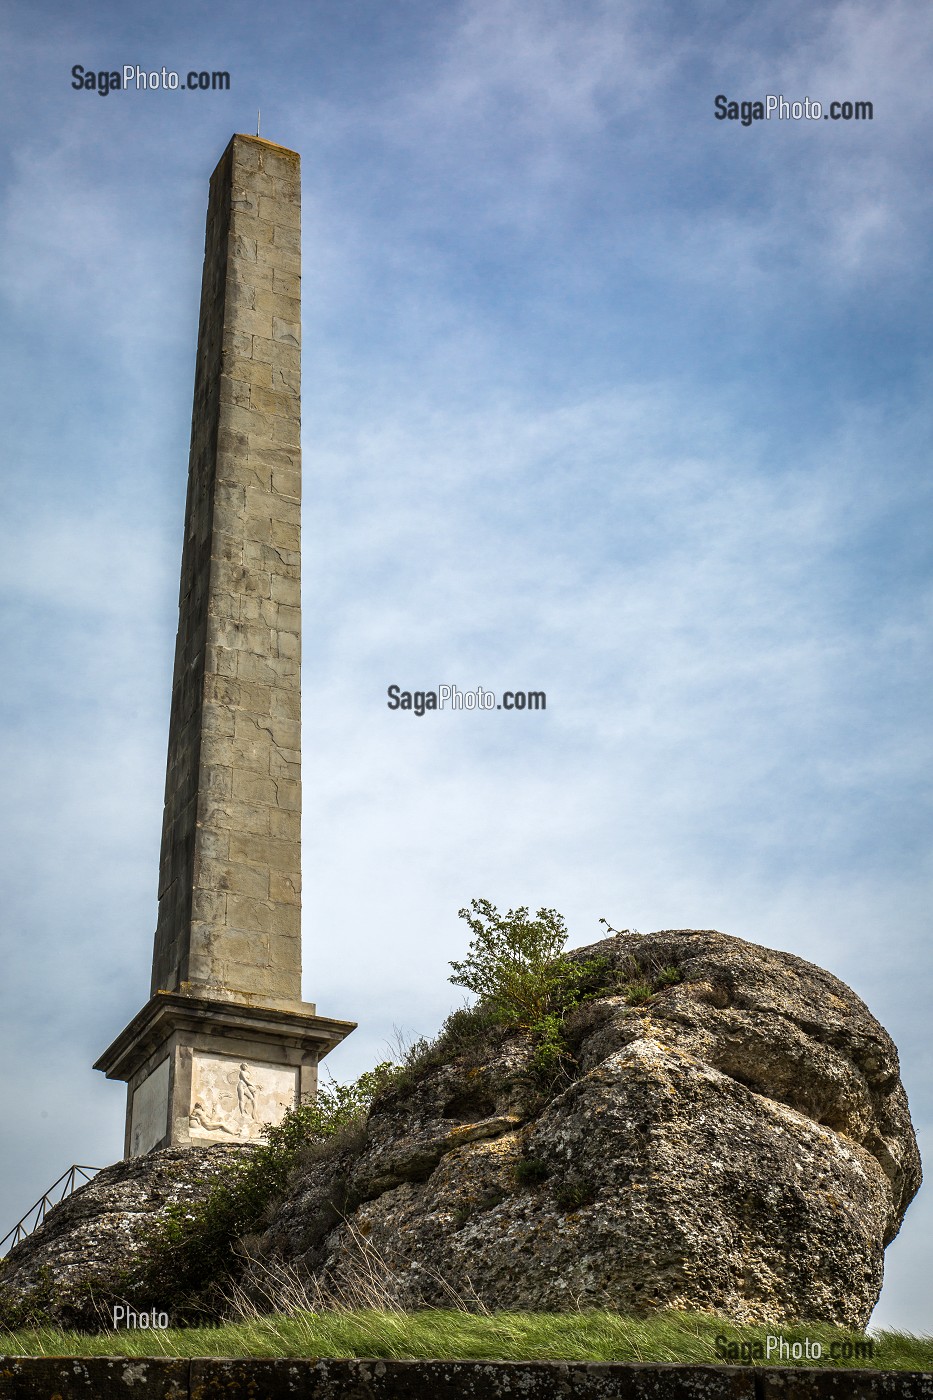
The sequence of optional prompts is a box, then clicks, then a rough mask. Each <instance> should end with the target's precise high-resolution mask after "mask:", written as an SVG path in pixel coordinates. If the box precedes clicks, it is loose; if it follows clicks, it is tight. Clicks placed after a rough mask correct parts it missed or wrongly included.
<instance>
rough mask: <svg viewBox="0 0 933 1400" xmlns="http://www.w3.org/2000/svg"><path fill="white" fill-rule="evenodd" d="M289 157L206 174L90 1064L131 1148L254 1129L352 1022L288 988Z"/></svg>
mask: <svg viewBox="0 0 933 1400" xmlns="http://www.w3.org/2000/svg"><path fill="white" fill-rule="evenodd" d="M299 172H300V166H299V158H298V155H297V154H296V153H295V152H294V151H289V150H286V149H285V148H284V147H281V146H276V145H274V144H273V143H271V142H269V141H264V140H260V139H259V138H258V137H251V136H234V137H233V139H232V141H231V142H230V144H229V146H228V147H227V150H226V151H225V152H224V155H223V157H222V158H221V160H220V163H219V164H218V166H217V169H216V170H215V171H214V174H213V176H212V177H211V187H210V199H209V203H208V214H207V235H206V240H205V253H204V273H203V279H202V285H201V314H200V324H199V329H198V353H197V367H196V373H195V390H194V411H193V414H192V426H191V453H190V461H189V474H188V499H187V505H186V509H185V539H184V547H183V551H182V568H181V593H180V600H179V622H178V637H177V641H176V649H175V670H174V678H173V682H172V710H171V721H170V728H169V747H168V766H167V774H166V784H165V812H164V820H163V828H162V856H161V866H160V877H159V917H158V926H157V929H156V935H155V950H154V956H153V970H152V989H151V998H150V1000H149V1002H148V1003H147V1004H146V1006H144V1007H143V1009H142V1011H140V1012H139V1014H138V1015H137V1016H136V1017H135V1018H134V1019H133V1020H132V1021H131V1022H130V1024H129V1025H128V1026H127V1028H126V1029H125V1030H124V1031H123V1033H122V1034H121V1035H120V1036H119V1037H118V1038H117V1039H116V1040H115V1041H114V1043H113V1044H112V1045H111V1046H110V1047H109V1049H108V1050H107V1051H106V1052H105V1053H104V1054H103V1055H102V1056H101V1058H100V1059H99V1060H98V1061H97V1064H96V1066H95V1068H97V1069H101V1070H103V1071H104V1073H105V1074H106V1075H107V1076H108V1078H111V1079H123V1080H126V1082H127V1085H128V1102H127V1124H126V1148H125V1155H126V1156H136V1155H138V1154H139V1153H143V1152H148V1151H151V1150H152V1149H154V1148H157V1147H166V1146H183V1145H194V1144H203V1143H211V1142H228V1143H229V1142H245V1141H250V1140H252V1139H255V1138H256V1137H258V1136H259V1135H260V1134H261V1133H262V1130H263V1128H264V1127H266V1126H267V1125H268V1124H270V1123H274V1122H277V1121H278V1120H279V1119H280V1118H281V1116H282V1114H283V1113H284V1112H285V1110H286V1108H288V1107H291V1106H292V1105H294V1104H296V1103H298V1102H299V1101H300V1100H301V1099H302V1098H304V1097H307V1096H310V1095H313V1093H314V1091H315V1088H316V1085H317V1063H318V1060H319V1059H320V1058H321V1056H322V1055H325V1054H327V1052H328V1051H329V1050H331V1049H332V1048H333V1047H334V1046H335V1045H337V1044H338V1043H339V1042H340V1041H341V1040H342V1039H343V1037H344V1036H345V1035H347V1034H348V1032H349V1031H351V1030H353V1029H354V1024H353V1023H352V1022H348V1021H335V1020H330V1019H327V1018H325V1017H321V1016H318V1015H317V1012H316V1008H315V1007H314V1005H313V1004H311V1003H308V1002H303V1001H302V1000H301V737H300V728H301V726H300V721H301V714H300V703H301V691H300V664H301V592H300V564H301V518H300V517H301V447H300V370H301V366H300V337H301V329H300V326H301V316H300V290H299V289H300V272H301V262H300V256H301V254H300V246H301V245H300V213H301V206H300V173H299Z"/></svg>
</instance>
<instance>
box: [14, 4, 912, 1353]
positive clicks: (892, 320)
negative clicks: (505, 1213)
mask: <svg viewBox="0 0 933 1400" xmlns="http://www.w3.org/2000/svg"><path fill="white" fill-rule="evenodd" d="M0 35H2V43H0V52H2V55H3V57H2V60H0V61H2V64H3V74H2V79H3V89H2V90H3V98H2V107H0V110H2V114H3V126H4V137H5V143H4V159H3V162H2V183H0V229H2V237H3V245H4V249H5V256H4V259H3V262H2V266H0V298H2V310H3V318H4V324H5V326H6V328H7V331H6V334H5V336H4V337H3V341H2V344H0V361H2V365H0V368H2V379H0V382H2V386H3V410H2V411H3V417H2V422H3V425H4V435H5V438H6V451H5V452H4V454H3V459H4V467H3V471H4V482H3V505H4V509H3V512H2V530H3V545H2V551H0V582H2V587H0V599H2V629H3V630H2V647H3V657H4V661H5V665H4V667H3V686H2V692H0V703H2V725H0V763H2V770H0V771H2V773H3V779H4V781H3V792H4V800H3V802H2V806H0V823H2V828H0V838H2V839H0V852H2V856H0V862H2V863H0V880H2V888H0V900H2V903H0V908H2V916H0V917H2V924H0V937H2V939H3V966H4V974H5V975H4V977H3V981H2V984H0V998H2V1019H0V1035H2V1051H3V1062H4V1064H5V1066H6V1070H7V1079H6V1082H7V1084H8V1085H12V1086H15V1092H14V1094H13V1107H12V1109H11V1108H9V1107H8V1108H7V1120H6V1121H7V1123H8V1125H10V1126H12V1128H13V1131H12V1132H9V1131H8V1133H7V1134H6V1135H5V1138H4V1142H3V1144H2V1148H0V1212H2V1214H0V1226H2V1227H3V1228H6V1223H9V1224H12V1223H13V1221H14V1220H15V1219H16V1217H17V1216H18V1215H19V1214H20V1213H21V1211H22V1210H23V1209H25V1208H26V1206H28V1205H29V1204H30V1203H31V1202H32V1200H34V1199H35V1198H36V1197H37V1196H38V1195H39V1194H40V1192H41V1191H42V1190H43V1189H44V1188H45V1187H46V1186H47V1185H48V1184H49V1182H51V1180H52V1179H53V1178H54V1177H55V1176H57V1175H58V1173H59V1172H60V1171H61V1170H62V1169H63V1168H64V1167H66V1166H68V1165H69V1164H70V1163H71V1162H73V1161H81V1162H90V1163H95V1164H103V1163H105V1162H109V1161H111V1160H113V1159H114V1158H115V1157H116V1156H118V1155H119V1152H120V1150H121V1143H122V1117H123V1109H124V1096H123V1091H122V1088H121V1086H118V1085H114V1084H109V1083H107V1082H106V1081H105V1080H104V1079H103V1078H102V1076H100V1075H99V1074H97V1073H96V1072H94V1071H93V1070H92V1069H91V1064H92V1062H93V1060H94V1059H95V1058H96V1057H97V1055H98V1054H99V1053H100V1052H101V1051H102V1050H103V1049H104V1048H105V1046H106V1045H107V1044H108V1043H109V1042H110V1040H111V1039H112V1038H113V1036H114V1035H115V1034H116V1033H117V1031H119V1030H120V1029H121V1028H122V1027H123V1025H124V1024H125V1023H126V1021H127V1020H128V1019H129V1017H130V1016H131V1015H132V1014H133V1013H135V1011H136V1010H138V1008H139V1007H140V1006H141V1005H142V1003H143V1001H144V1000H145V998H146V995H147V993H148V977H149V960H150V956H151V942H152V933H153V930H154V926H155V908H156V877H157V867H158V846H159V831H160V820H161V804H162V792H163V782H164V763H165V744H166V737H167V727H168V706H169V691H170V678H171V664H172V650H173V640H174V629H175V624H176V608H177V576H178V565H179V558H180V549H181V526H182V513H183V509H184V491H185V478H186V470H187V444H188V432H189V426H190V412H191V393H192V382H193V366H194V350H195V336H196V331H197V314H198V293H199V281H200V271H201V258H202V252H203V233H204V213H205V207H206V198H207V180H208V177H209V175H210V172H211V170H212V169H213V167H214V165H215V163H216V161H217V159H218V158H219V156H220V154H221V152H222V151H223V149H224V147H225V145H226V144H227V141H228V140H229V137H230V135H231V133H232V132H234V131H252V130H255V120H256V109H257V106H261V108H262V114H263V115H262V131H263V134H264V135H266V136H268V137H269V138H270V139H271V140H275V141H279V142H281V143H282V144H284V145H288V146H291V147H293V148H294V149H296V150H298V151H300V152H301V155H302V165H303V186H304V193H303V283H304V287H303V292H304V295H303V336H304V359H303V363H304V377H303V414H304V417H303V446H304V453H305V506H304V561H305V563H304V569H305V574H304V585H303V586H304V647H305V658H304V669H303V690H304V736H303V744H304V764H305V767H304V779H305V787H304V805H305V810H304V842H305V844H304V873H305V886H306V894H305V905H304V958H305V994H306V996H308V997H309V998H310V999H313V1000H315V1001H317V1003H318V1005H319V1007H320V1009H321V1010H322V1011H323V1012H325V1013H326V1014H331V1015H336V1016H342V1017H347V1018H350V1019H355V1020H358V1021H359V1022H360V1029H359V1030H358V1031H357V1032H356V1033H355V1034H354V1035H353V1037H351V1039H350V1040H349V1041H348V1042H347V1043H346V1045H345V1046H344V1047H343V1048H342V1049H341V1050H340V1051H339V1052H337V1053H336V1054H335V1055H334V1056H333V1057H332V1061H331V1063H332V1067H333V1072H334V1073H335V1074H336V1075H338V1076H339V1077H345V1076H350V1075H353V1074H356V1073H358V1072H360V1071H361V1070H363V1069H365V1068H367V1067H368V1066H369V1065H370V1064H371V1063H372V1062H373V1061H374V1060H375V1059H379V1058H382V1057H383V1056H384V1054H385V1045H386V1042H387V1041H391V1040H392V1037H393V1035H394V1034H395V1028H398V1031H399V1032H400V1033H401V1034H402V1035H403V1036H405V1037H407V1038H408V1039H409V1040H410V1039H413V1038H416V1037H417V1036H419V1035H422V1034H430V1033H431V1032H432V1031H433V1030H435V1029H436V1028H437V1026H438V1025H439V1023H440V1021H441V1020H442V1019H443V1017H444V1015H445V1014H446V1012H447V1011H448V1010H449V1009H450V1007H451V1006H452V1005H455V1004H457V1002H458V994H457V991H456V989H455V988H452V987H450V986H449V984H448V983H447V981H446V976H447V972H448V970H449V969H448V961H449V959H450V958H452V957H457V956H459V955H461V954H462V952H463V948H464V944H465V938H464V934H465V932H466V930H465V928H464V926H463V925H462V924H460V923H459V922H458V919H457V909H458V908H459V907H460V906H461V905H464V904H466V903H467V902H468V901H469V900H470V898H472V897H474V896H485V897H488V898H490V899H492V900H493V901H495V902H496V903H498V904H499V905H500V907H508V906H510V905H517V904H523V903H527V904H530V905H532V906H533V907H538V906H539V905H547V906H551V907H556V908H558V909H559V910H561V911H562V912H563V913H564V915H565V916H566V918H567V920H568V923H569V925H570V928H571V930H572V941H573V942H574V943H577V944H581V943H586V942H590V941H592V940H593V939H595V938H596V937H598V935H599V932H600V928H599V925H598V922H597V921H598V919H599V918H600V916H605V917H607V918H608V919H609V920H610V921H611V922H612V924H613V925H615V926H616V927H621V926H633V927H637V928H640V929H642V930H647V929H651V928H665V927H716V928H720V929H722V930H724V931H725V932H728V933H733V934H737V935H740V936H743V937H746V938H750V939H753V940H755V941H758V942H761V943H764V944H767V945H769V946H774V947H779V948H786V949H788V950H790V951H793V952H796V953H799V954H801V955H803V956H805V957H809V958H811V959H812V960H814V961H816V962H818V963H821V964H823V965H825V966H826V967H828V968H829V969H830V970H831V971H833V972H834V973H836V974H837V975H838V976H840V977H841V978H842V979H843V980H844V981H846V982H848V983H850V984H851V985H852V986H853V987H854V988H855V989H856V991H858V992H859V994H860V995H862V996H863V997H864V998H865V1000H866V1001H867V1002H868V1003H869V1005H870V1006H871V1008H872V1010H873V1011H874V1012H875V1013H876V1015H878V1016H879V1018H880V1019H881V1020H882V1021H883V1022H884V1024H885V1025H886V1026H887V1027H888V1029H889V1030H890V1031H891V1033H892V1035H893V1036H894V1038H895V1040H896V1041H897V1043H898V1045H899V1047H900V1050H901V1056H902V1066H903V1075H904V1080H905V1083H906V1085H907V1089H908V1092H909V1095H910V1099H911V1106H912V1110H913V1113H914V1119H915V1123H916V1125H917V1127H918V1130H919V1131H920V1134H921V1147H923V1145H924V1142H929V1141H930V1133H929V1125H930V1119H931V1111H933V1105H931V1099H930V1091H929V1088H928V1084H929V1082H930V1079H931V1074H930V1070H931V1068H933V1065H931V1058H933V1057H931V1049H930V1037H929V1027H928V1022H929V1017H928V1012H927V995H928V992H927V989H928V985H929V972H930V952H929V933H930V916H929V908H930V773H931V740H930V723H929V714H928V711H929V699H928V695H929V689H930V669H931V668H930V643H929V638H930V628H929V615H930V603H931V586H930V575H931V570H930V544H929V541H930V534H931V532H930V523H931V522H930V514H931V510H930V506H931V502H930V485H929V473H928V469H927V463H928V459H929V444H930V426H931V425H930V410H929V402H930V393H929V389H930V378H931V354H930V316H929V274H930V254H929V236H928V230H929V226H930V213H931V211H930V202H931V194H930V189H931V182H930V179H929V175H930V158H929V131H930V129H931V111H930V108H931V96H930V87H929V77H928V75H929V71H930V66H931V57H933V55H931V46H933V44H931V41H933V17H931V15H930V12H929V10H928V8H927V7H926V6H921V5H917V4H903V3H894V4H891V5H888V6H886V7H885V8H884V10H883V11H877V10H876V8H875V7H872V6H869V5H868V4H863V3H855V2H852V3H846V2H842V3H824V4H821V5H818V6H814V5H812V4H803V3H799V4H795V3H785V0H781V3H777V0H766V3H764V4H761V5H757V6H755V7H753V8H752V7H748V8H747V7H737V6H726V5H723V4H715V3H712V4H708V5H706V6H704V7H703V9H702V12H701V13H690V12H688V7H686V6H683V5H679V4H678V5H673V4H664V3H661V4H658V3H651V4H648V3H645V4H636V3H628V2H627V0H617V3H613V4H602V3H591V2H590V0H539V2H538V3H536V4H534V5H528V4H518V3H513V0H460V2H459V3H446V4H444V5H437V4H430V3H427V0H397V3H395V4H394V5H392V6H387V5H385V4H384V3H382V2H381V0H380V3H363V0H334V3H316V2H315V0H312V3H309V4H307V5H301V6H297V5H278V4H272V5H262V4H248V5H247V4H243V3H236V0H235V2H234V3H232V4H229V5H227V6H225V7H223V10H222V11H221V10H216V9H215V7H209V6H207V5H203V4H190V3H187V4H184V5H182V4H177V3H176V4H173V3H168V4H163V5H160V6H159V7H143V6H141V5H139V4H134V3H130V4H120V5H116V4H113V5H105V4H96V5H93V6H84V7H81V9H80V10H79V9H78V8H77V7H75V6H65V5H56V4H43V3H31V4H29V5H28V6H27V5H26V4H25V3H21V2H18V3H13V4H12V5H8V6H7V7H6V9H5V11H4V15H3V18H2V20H0ZM76 63H80V64H82V65H83V66H84V67H85V68H91V69H95V70H97V69H110V68H122V66H123V64H124V63H132V64H136V63H138V64H139V65H140V66H141V67H143V68H161V66H162V65H165V66H166V67H167V68H169V69H175V70H178V71H181V72H185V71H187V70H188V69H189V68H194V69H200V68H205V69H227V70H229V72H230V74H231V90H230V91H229V92H228V93H184V92H183V93H178V92H176V93H135V92H132V91H131V92H121V93H112V94H110V95H109V96H107V97H105V98H101V97H99V96H98V95H96V94H95V93H88V92H75V91H74V90H72V88H71V85H70V84H71V78H70V72H71V68H72V65H73V64H76ZM717 93H724V94H726V95H727V96H728V97H730V98H735V99H737V100H740V99H743V98H744V99H756V98H760V99H763V98H764V97H765V95H767V94H769V93H774V94H783V95H784V96H785V97H787V98H788V99H789V100H792V101H793V100H802V99H803V98H804V97H805V96H809V97H810V98H811V99H814V100H816V101H820V102H822V103H823V104H824V107H828V104H829V103H830V102H831V101H833V100H840V101H842V100H847V99H848V100H853V101H855V100H868V101H871V102H873V104H874V120H873V121H872V122H870V123H868V122H864V121H863V122H855V121H851V122H842V121H838V122H834V121H824V120H819V121H806V120H803V121H799V122H795V121H792V120H790V121H781V122H779V121H776V120H772V121H770V122H767V123H765V122H757V123H755V124H754V125H753V126H751V127H748V128H745V127H742V126H741V125H740V124H739V123H734V122H719V121H717V120H715V118H714V113H713V99H714V97H715V95H716V94H717ZM392 682H397V683H399V684H401V685H402V686H407V687H408V688H411V689H415V688H418V687H421V688H431V687H433V686H435V685H437V684H439V683H453V684H456V685H458V686H459V687H460V688H461V689H467V688H473V687H475V686H476V685H482V686H484V687H486V688H489V689H493V690H496V691H503V690H505V689H508V688H513V689H519V688H522V689H525V688H527V689H544V690H546V691H547V695H548V708H547V711H546V713H545V714H539V715H528V714H526V715H523V716H519V715H507V714H505V713H502V712H492V713H490V714H472V715H469V714H460V715H453V714H449V713H448V714H443V715H434V716H431V715H428V716H425V717H424V718H422V719H415V718H414V717H412V716H407V715H401V714H393V713H391V712H389V711H388V710H387V709H386V705H385V690H386V686H387V685H389V684H390V683H392ZM931 1233H933V1213H931V1210H930V1208H929V1207H928V1206H927V1204H926V1202H925V1196H924V1193H923V1192H922V1193H921V1196H920V1197H919V1198H918V1200H917V1202H916V1203H915V1204H914V1206H913V1207H912V1208H911V1211H910V1213H909V1215H908V1217H907V1221H906V1224H905V1227H904V1230H903V1232H902V1236H901V1238H900V1239H899V1240H898V1241H897V1242H896V1243H895V1245H894V1246H892V1248H891V1249H890V1250H889V1253H888V1278H887V1282H886V1285H885V1292H884V1294H883V1297H882V1302H881V1304H880V1305H879V1309H878V1311H877V1313H876V1318H875V1320H876V1322H878V1323H882V1324H886V1325H901V1326H904V1327H908V1328H912V1329H914V1330H921V1331H930V1330H931V1322H930V1286H929V1280H928V1263H927V1261H928V1257H929V1249H930V1236H931Z"/></svg>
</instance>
